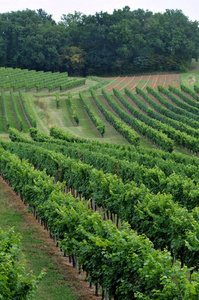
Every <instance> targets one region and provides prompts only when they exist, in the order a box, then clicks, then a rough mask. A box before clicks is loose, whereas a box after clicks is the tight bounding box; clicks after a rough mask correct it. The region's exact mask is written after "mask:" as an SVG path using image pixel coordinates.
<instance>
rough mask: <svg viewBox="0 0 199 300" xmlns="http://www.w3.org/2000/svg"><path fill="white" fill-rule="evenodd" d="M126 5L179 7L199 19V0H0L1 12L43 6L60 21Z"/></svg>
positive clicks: (153, 8)
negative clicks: (78, 13) (67, 16)
mask: <svg viewBox="0 0 199 300" xmlns="http://www.w3.org/2000/svg"><path fill="white" fill-rule="evenodd" d="M125 6H129V7H130V10H131V11H132V10H136V9H138V8H141V9H144V10H145V11H146V10H149V11H152V12H153V13H156V12H161V13H164V12H165V10H166V9H174V10H175V9H179V10H182V12H183V14H184V15H185V16H187V17H188V18H189V20H190V21H199V0H184V1H183V0H165V1H161V0H151V1H150V0H54V1H51V0H31V1H28V0H0V13H5V12H11V11H17V10H25V9H31V10H37V9H40V8H42V9H43V10H44V11H45V12H46V13H47V14H49V15H52V18H53V20H55V21H56V22H59V21H60V20H61V16H62V15H63V14H65V15H67V14H69V13H70V14H73V13H74V12H75V11H78V12H81V13H83V14H85V15H89V14H91V15H94V14H95V13H96V12H101V11H102V12H108V13H110V14H112V13H113V11H114V9H122V8H123V7H125Z"/></svg>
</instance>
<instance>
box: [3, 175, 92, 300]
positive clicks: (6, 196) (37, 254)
mask: <svg viewBox="0 0 199 300" xmlns="http://www.w3.org/2000/svg"><path fill="white" fill-rule="evenodd" d="M0 211H1V218H0V227H2V228H4V229H6V228H8V227H14V228H15V232H16V233H19V234H20V235H21V236H22V251H23V254H24V255H25V258H26V260H27V265H28V268H29V269H31V270H32V271H33V274H35V275H38V274H39V273H40V271H41V269H45V271H46V275H45V277H44V278H43V279H42V282H41V283H40V285H39V288H38V291H37V293H36V295H35V296H34V300H41V299H42V300H54V299H60V300H61V299H71V300H74V299H78V297H77V296H75V293H74V292H71V289H69V287H68V285H70V286H72V285H73V282H71V279H69V275H68V274H67V273H66V270H64V268H63V267H62V266H61V267H60V265H59V264H58V263H57V261H58V259H59V257H56V256H55V255H51V253H52V251H53V249H54V246H53V244H52V243H51V241H49V240H48V239H46V233H45V232H43V230H42V229H41V228H40V226H39V225H38V224H37V222H35V220H34V218H33V216H32V215H31V214H29V213H28V211H27V209H26V208H24V205H23V204H22V203H21V202H20V200H19V198H18V197H17V196H16V195H15V194H14V193H13V191H12V190H11V189H10V188H9V187H8V186H7V184H6V183H5V182H4V181H3V180H2V179H1V178H0ZM67 277H68V278H67ZM73 280H74V279H73ZM66 281H69V282H68V283H67V282H66ZM75 288H76V287H75ZM87 299H88V298H87Z"/></svg>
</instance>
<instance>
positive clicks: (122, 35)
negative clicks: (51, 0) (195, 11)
mask: <svg viewBox="0 0 199 300" xmlns="http://www.w3.org/2000/svg"><path fill="white" fill-rule="evenodd" d="M198 45H199V29H198V22H197V21H195V22H192V21H190V20H189V19H188V17H186V16H185V15H184V14H183V13H182V11H180V10H166V12H164V13H155V14H153V13H152V12H150V11H144V10H142V9H138V10H134V11H131V10H130V8H129V7H128V6H126V7H124V8H123V9H119V10H114V12H113V13H112V14H108V13H107V12H101V13H96V14H95V15H88V16H86V15H83V14H82V13H79V12H75V13H74V14H67V15H63V16H62V21H61V22H59V23H58V24H57V23H56V22H55V21H54V20H53V19H52V16H51V15H48V14H47V13H46V12H44V11H43V10H42V9H39V10H37V11H33V10H28V9H27V10H25V11H17V12H11V13H3V14H0V66H7V67H14V68H15V67H19V68H27V69H35V70H44V71H67V72H69V75H90V74H96V75H103V74H107V75H108V74H109V75H110V74H116V73H118V74H132V73H136V72H147V71H148V72H149V71H156V70H158V71H170V70H175V71H178V70H179V71H183V70H185V69H186V68H187V67H188V66H189V64H190V62H191V59H192V58H196V59H197V57H198V53H199V46H198Z"/></svg>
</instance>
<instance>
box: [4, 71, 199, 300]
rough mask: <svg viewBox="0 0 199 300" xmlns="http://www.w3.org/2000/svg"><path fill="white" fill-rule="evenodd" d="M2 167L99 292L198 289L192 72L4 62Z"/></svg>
mask: <svg viewBox="0 0 199 300" xmlns="http://www.w3.org/2000/svg"><path fill="white" fill-rule="evenodd" d="M0 86H1V105H0V109H1V118H0V124H1V127H0V133H1V139H0V144H1V147H0V170H1V175H2V177H3V178H4V180H6V181H7V183H8V184H9V185H10V186H11V187H12V189H13V190H14V191H15V192H16V193H17V194H18V195H19V196H20V198H21V200H22V201H23V202H24V203H25V204H26V205H27V206H28V207H29V210H30V211H31V212H32V213H33V214H34V215H35V216H36V218H37V219H38V220H39V222H40V224H41V225H42V226H43V227H44V228H45V229H46V230H48V232H49V233H50V235H51V237H52V238H53V239H54V242H55V244H56V245H57V246H59V247H60V249H61V251H62V254H63V256H68V257H69V260H70V261H71V263H72V264H73V266H74V267H75V269H76V270H77V271H78V272H79V273H80V272H82V273H84V274H85V276H86V278H87V280H88V281H89V282H90V285H91V284H93V285H94V286H95V294H96V295H100V298H101V299H118V300H119V299H122V300H123V299H127V300H128V299H146V300H149V299H161V300H162V299H183V300H184V299H187V300H189V299H194V300H195V299H198V298H199V273H198V272H199V270H198V268H199V261H198V257H199V226H198V224H199V171H198V170H199V159H198V153H199V102H198V101H199V83H198V82H197V80H196V82H194V84H192V85H188V84H187V82H186V81H184V82H183V81H182V80H180V75H173V74H169V75H147V76H135V77H128V78H121V77H118V78H109V79H106V78H103V79H99V78H92V77H91V78H87V79H70V78H68V76H67V74H64V73H63V74H62V73H51V72H46V73H45V72H36V71H28V70H20V69H15V70H14V69H11V68H8V69H6V68H1V69H0Z"/></svg>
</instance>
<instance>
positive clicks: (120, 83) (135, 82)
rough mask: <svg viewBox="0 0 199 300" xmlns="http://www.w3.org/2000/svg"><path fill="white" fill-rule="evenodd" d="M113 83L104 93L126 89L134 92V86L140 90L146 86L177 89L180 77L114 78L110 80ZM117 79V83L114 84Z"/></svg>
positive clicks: (160, 75) (168, 75)
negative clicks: (173, 87) (114, 89)
mask: <svg viewBox="0 0 199 300" xmlns="http://www.w3.org/2000/svg"><path fill="white" fill-rule="evenodd" d="M111 79H112V80H113V82H111V83H109V84H108V85H107V88H106V87H104V88H105V89H106V91H111V90H112V89H113V87H114V88H116V89H117V90H119V91H121V90H124V88H125V87H127V88H128V89H129V90H134V89H135V87H136V86H138V87H139V88H141V89H145V88H146V86H147V85H148V86H151V87H152V88H154V89H155V90H157V86H158V85H163V86H164V87H165V88H168V87H169V85H172V86H175V87H179V84H180V75H179V74H153V75H142V76H134V77H132V76H131V77H117V78H116V77H115V78H111ZM114 79H115V80H116V79H117V83H116V82H114Z"/></svg>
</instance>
